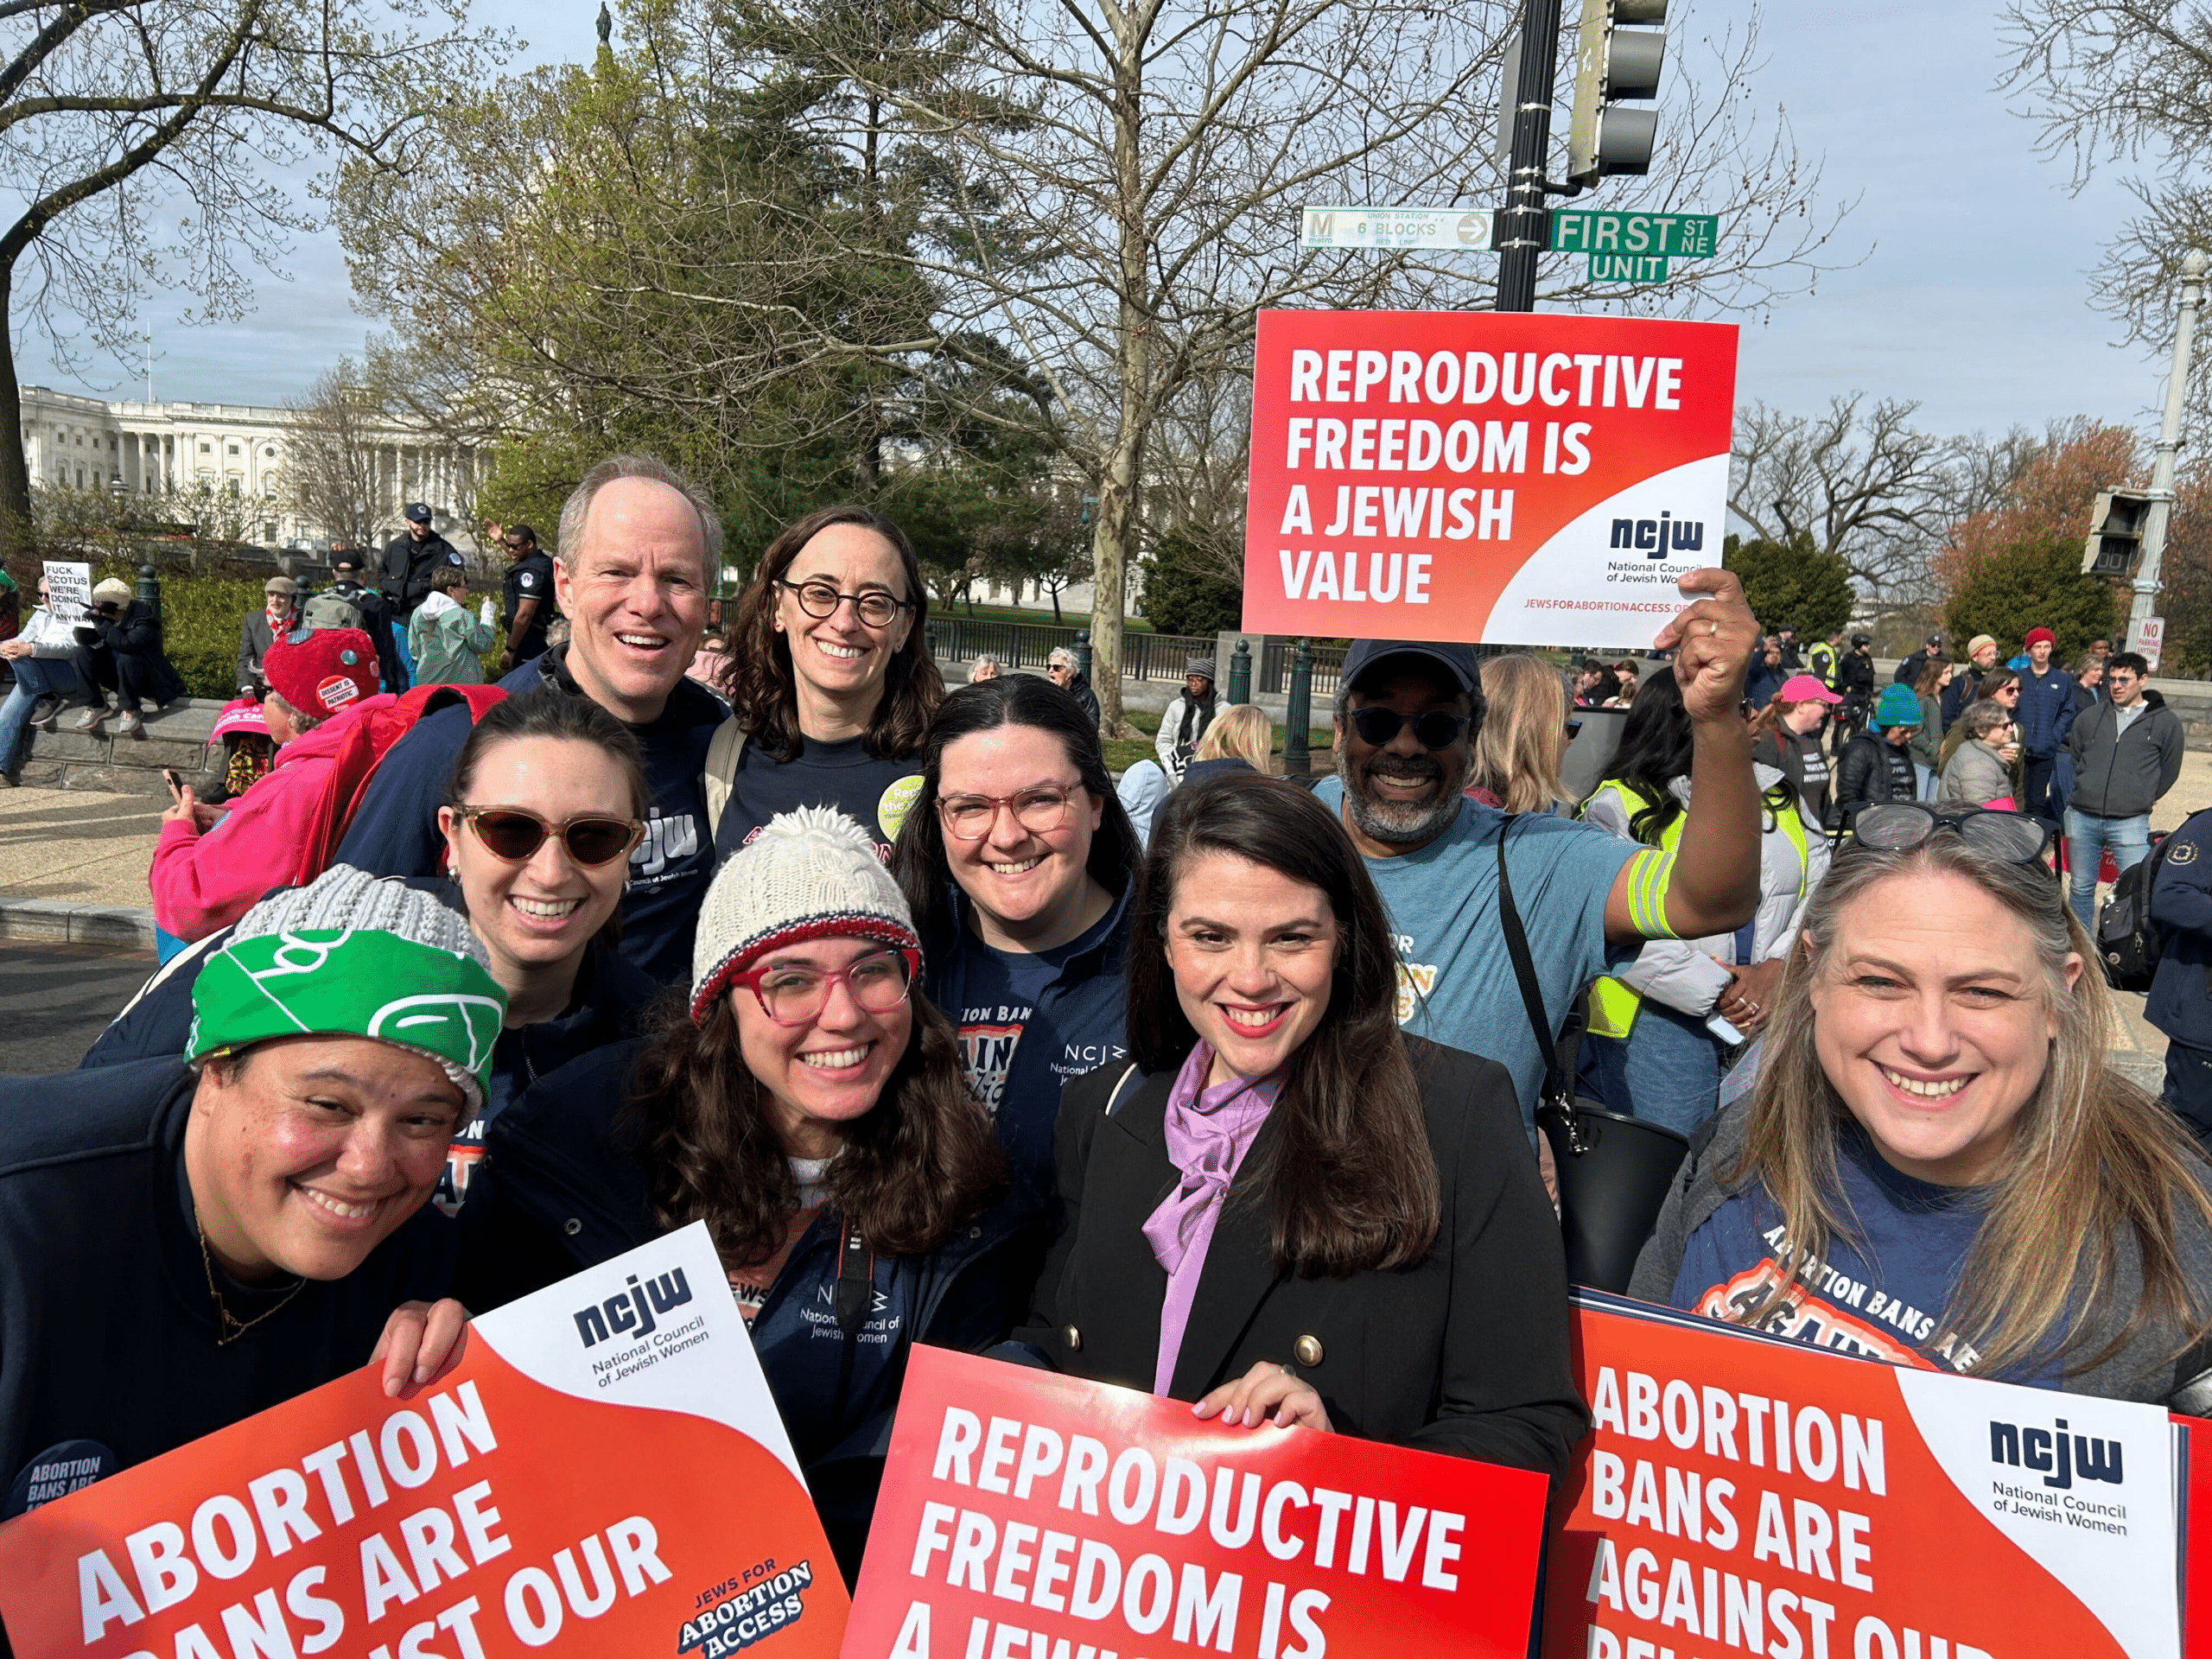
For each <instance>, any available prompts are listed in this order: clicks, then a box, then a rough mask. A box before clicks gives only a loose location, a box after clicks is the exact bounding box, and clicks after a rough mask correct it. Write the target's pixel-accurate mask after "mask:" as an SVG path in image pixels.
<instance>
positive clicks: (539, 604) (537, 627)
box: [499, 524, 555, 674]
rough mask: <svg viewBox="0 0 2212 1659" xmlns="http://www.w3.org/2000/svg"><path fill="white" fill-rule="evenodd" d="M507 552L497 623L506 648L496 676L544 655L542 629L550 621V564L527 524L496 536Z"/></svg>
mask: <svg viewBox="0 0 2212 1659" xmlns="http://www.w3.org/2000/svg"><path fill="white" fill-rule="evenodd" d="M499 544H500V545H501V546H502V547H504V548H505V549H506V550H507V559H508V564H507V575H506V580H505V582H503V583H502V584H501V586H500V593H501V596H502V601H503V602H502V604H501V607H500V611H501V616H500V620H501V621H502V622H503V623H504V625H505V627H506V630H507V647H506V649H505V651H503V652H500V653H499V672H500V673H502V674H508V673H512V672H513V671H514V670H516V669H517V668H518V667H520V666H521V665H522V664H524V663H527V662H531V661H534V660H535V659H536V658H539V657H542V656H543V655H544V654H545V629H546V626H547V625H548V624H549V623H550V622H551V621H552V620H553V618H554V615H555V612H554V608H553V561H552V559H551V558H550V556H548V555H547V554H546V553H545V552H544V551H543V550H542V549H541V548H540V547H539V546H538V545H537V531H534V530H532V529H531V527H530V526H529V525H528V524H513V525H510V526H509V527H508V528H507V529H506V530H505V531H503V532H502V533H501V534H500V537H499Z"/></svg>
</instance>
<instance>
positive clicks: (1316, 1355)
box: [1290, 1336, 1321, 1365]
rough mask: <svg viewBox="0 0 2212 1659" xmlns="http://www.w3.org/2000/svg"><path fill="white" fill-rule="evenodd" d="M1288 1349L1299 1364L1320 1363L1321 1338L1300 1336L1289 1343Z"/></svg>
mask: <svg viewBox="0 0 2212 1659" xmlns="http://www.w3.org/2000/svg"><path fill="white" fill-rule="evenodd" d="M1290 1351H1291V1352H1292V1353H1293V1354H1294V1355H1296V1356H1297V1358H1298V1363H1300V1364H1301V1365H1319V1363H1321V1338H1319V1337H1311V1336H1308V1337H1300V1338H1299V1339H1298V1340H1297V1341H1296V1342H1294V1343H1292V1344H1290Z"/></svg>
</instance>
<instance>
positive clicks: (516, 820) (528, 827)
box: [461, 806, 645, 870]
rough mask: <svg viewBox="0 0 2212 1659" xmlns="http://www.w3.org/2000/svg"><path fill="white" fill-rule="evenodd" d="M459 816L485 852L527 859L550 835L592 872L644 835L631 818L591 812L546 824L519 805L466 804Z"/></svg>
mask: <svg viewBox="0 0 2212 1659" xmlns="http://www.w3.org/2000/svg"><path fill="white" fill-rule="evenodd" d="M461 817H462V819H463V820H464V821H465V822H466V823H467V825H468V827H469V828H470V829H474V831H475V832H476V839H477V840H478V841H480V842H483V844H484V849H485V851H486V852H488V853H490V854H491V855H492V856H493V857H494V858H498V859H504V860H505V861H506V862H508V863H510V864H524V863H527V862H529V861H530V860H531V859H532V858H534V857H536V856H537V849H539V848H540V847H543V845H544V844H545V838H546V837H547V836H553V837H554V838H555V839H556V840H557V841H559V842H560V843H561V845H562V846H563V848H564V849H567V851H568V855H569V857H570V858H572V859H574V860H575V861H576V862H577V863H578V864H580V865H582V867H583V868H586V869H588V870H595V869H597V868H599V867H600V866H601V865H602V864H612V863H613V861H615V860H616V859H618V858H620V857H621V856H622V855H624V854H626V853H627V852H628V851H629V850H630V849H632V847H635V846H636V845H637V844H638V841H639V837H640V836H643V835H644V834H645V825H644V824H642V823H639V822H638V821H637V819H635V818H616V817H607V816H606V815H605V814H602V813H595V812H587V813H582V814H579V815H578V816H577V817H573V818H570V819H569V820H567V821H566V822H565V823H550V822H548V821H547V820H546V819H543V818H541V817H538V816H537V813H535V812H529V811H525V810H523V809H522V808H521V807H518V806H464V807H462V808H461Z"/></svg>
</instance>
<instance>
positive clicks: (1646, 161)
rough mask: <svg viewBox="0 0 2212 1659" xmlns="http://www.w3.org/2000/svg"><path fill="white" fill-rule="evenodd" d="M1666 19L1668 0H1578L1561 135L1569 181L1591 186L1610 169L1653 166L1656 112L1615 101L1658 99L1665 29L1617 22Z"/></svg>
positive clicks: (1621, 170) (1643, 170)
mask: <svg viewBox="0 0 2212 1659" xmlns="http://www.w3.org/2000/svg"><path fill="white" fill-rule="evenodd" d="M1666 19H1667V0H1582V28H1581V31H1580V35H1579V37H1578V38H1577V40H1576V42H1575V48H1574V114H1573V119H1572V121H1571V122H1570V124H1568V127H1567V182H1568V183H1570V184H1595V183H1596V182H1597V181H1599V179H1602V178H1604V177H1605V176H1606V175H1609V174H1613V173H1648V172H1649V171H1650V170H1651V149H1652V145H1653V144H1654V143H1655V142H1656V140H1657V138H1658V137H1659V111H1656V110H1638V109H1628V108H1624V107H1621V105H1620V104H1619V100H1620V99H1624V98H1656V97H1658V96H1659V69H1660V65H1661V63H1662V60H1664V59H1665V57H1666V55H1667V31H1666V30H1664V29H1622V28H1620V27H1619V25H1621V24H1623V23H1660V22H1665V21H1666Z"/></svg>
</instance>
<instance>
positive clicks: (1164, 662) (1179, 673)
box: [929, 616, 1225, 680]
mask: <svg viewBox="0 0 2212 1659" xmlns="http://www.w3.org/2000/svg"><path fill="white" fill-rule="evenodd" d="M1078 632H1083V630H1080V629H1077V628H1055V627H1049V626H1041V625H1039V624H1034V623H1029V622H988V621H983V620H977V619H970V618H967V617H957V616H944V617H932V618H931V619H930V624H929V634H930V648H931V652H933V654H935V655H936V656H938V657H940V658H944V659H946V660H947V661H950V662H956V663H968V662H973V661H974V660H975V659H976V658H978V657H995V658H998V664H999V666H1000V667H1001V668H1006V669H1017V668H1027V669H1034V670H1037V671H1039V672H1041V671H1043V669H1044V667H1045V664H1046V659H1048V658H1050V657H1051V656H1052V652H1054V651H1056V650H1058V649H1060V648H1061V647H1063V646H1065V648H1067V649H1068V650H1070V651H1072V650H1074V649H1075V641H1076V635H1077V633H1078ZM1214 645H1215V642H1214V641H1213V640H1212V639H1205V638H1193V637H1192V636H1190V635H1186V634H1180V633H1139V632H1135V631H1134V630H1132V631H1131V632H1127V633H1124V634H1123V635H1122V678H1124V679H1130V680H1179V679H1181V678H1182V677H1184V675H1185V672H1186V671H1187V670H1188V664H1189V663H1190V660H1191V658H1193V657H1208V658H1210V657H1211V656H1212V655H1213V654H1214ZM1222 672H1225V670H1219V669H1217V674H1218V673H1222Z"/></svg>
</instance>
